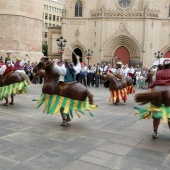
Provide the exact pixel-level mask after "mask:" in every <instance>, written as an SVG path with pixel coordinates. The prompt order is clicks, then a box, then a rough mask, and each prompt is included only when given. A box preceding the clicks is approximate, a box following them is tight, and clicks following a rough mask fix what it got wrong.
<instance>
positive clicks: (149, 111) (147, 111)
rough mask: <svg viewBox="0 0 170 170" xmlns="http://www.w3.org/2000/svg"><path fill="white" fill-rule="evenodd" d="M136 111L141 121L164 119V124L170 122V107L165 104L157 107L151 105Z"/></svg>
mask: <svg viewBox="0 0 170 170" xmlns="http://www.w3.org/2000/svg"><path fill="white" fill-rule="evenodd" d="M134 110H135V113H136V114H139V115H140V119H150V118H162V122H163V123H167V122H168V121H169V120H170V107H166V106H165V105H164V104H162V106H160V107H157V106H154V105H152V104H150V103H149V104H148V105H147V107H146V108H138V107H134Z"/></svg>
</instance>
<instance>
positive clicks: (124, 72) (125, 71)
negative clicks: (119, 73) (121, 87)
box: [123, 67, 130, 76]
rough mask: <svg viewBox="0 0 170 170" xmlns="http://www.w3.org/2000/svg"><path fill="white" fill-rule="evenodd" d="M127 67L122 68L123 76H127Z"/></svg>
mask: <svg viewBox="0 0 170 170" xmlns="http://www.w3.org/2000/svg"><path fill="white" fill-rule="evenodd" d="M129 70H130V69H129V68H128V67H127V68H125V69H124V70H123V75H124V76H128V73H129Z"/></svg>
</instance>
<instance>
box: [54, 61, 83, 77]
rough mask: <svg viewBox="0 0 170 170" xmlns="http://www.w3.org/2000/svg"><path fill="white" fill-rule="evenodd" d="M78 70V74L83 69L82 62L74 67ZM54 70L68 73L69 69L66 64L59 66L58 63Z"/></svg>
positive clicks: (64, 73) (59, 72) (62, 73)
mask: <svg viewBox="0 0 170 170" xmlns="http://www.w3.org/2000/svg"><path fill="white" fill-rule="evenodd" d="M73 68H74V69H75V71H76V74H78V73H80V71H81V64H80V63H77V65H76V66H74V67H73ZM54 70H55V71H57V72H58V74H59V75H63V76H65V75H66V72H67V69H66V67H65V65H64V64H63V65H62V66H58V65H57V64H55V65H54Z"/></svg>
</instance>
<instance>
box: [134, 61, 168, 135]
mask: <svg viewBox="0 0 170 170" xmlns="http://www.w3.org/2000/svg"><path fill="white" fill-rule="evenodd" d="M163 66H164V69H163V70H160V71H158V72H157V73H156V80H155V81H154V82H153V83H152V84H151V85H150V86H149V87H150V88H151V91H150V92H146V93H139V94H137V95H136V96H135V100H136V102H137V103H139V104H141V105H143V104H146V103H149V104H148V105H147V107H146V108H138V107H134V109H135V111H136V113H137V114H140V117H141V119H146V118H147V119H150V118H153V135H152V136H153V137H154V138H157V137H158V127H159V124H160V119H162V121H163V123H168V125H169V128H170V60H165V61H164V62H163Z"/></svg>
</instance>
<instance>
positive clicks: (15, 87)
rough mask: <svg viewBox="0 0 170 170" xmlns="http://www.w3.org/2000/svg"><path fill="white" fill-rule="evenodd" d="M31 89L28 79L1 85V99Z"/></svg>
mask: <svg viewBox="0 0 170 170" xmlns="http://www.w3.org/2000/svg"><path fill="white" fill-rule="evenodd" d="M28 91H29V88H28V84H27V83H26V81H25V80H24V81H22V82H19V83H14V84H10V85H8V86H3V87H0V101H2V100H3V99H4V98H7V97H8V96H9V95H11V94H13V95H16V94H24V93H27V92H28Z"/></svg>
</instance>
